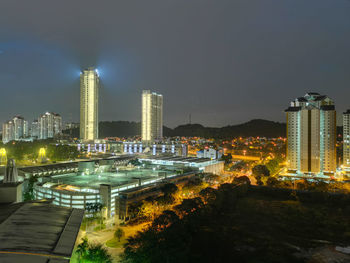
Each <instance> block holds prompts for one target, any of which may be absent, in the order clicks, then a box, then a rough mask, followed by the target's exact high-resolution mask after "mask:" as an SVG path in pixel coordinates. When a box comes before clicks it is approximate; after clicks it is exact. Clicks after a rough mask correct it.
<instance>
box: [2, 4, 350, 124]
mask: <svg viewBox="0 0 350 263" xmlns="http://www.w3.org/2000/svg"><path fill="white" fill-rule="evenodd" d="M88 66H96V67H97V68H98V69H99V71H100V72H101V81H102V89H101V93H100V120H129V121H139V120H140V119H141V112H140V107H141V91H142V90H143V89H151V90H153V91H156V92H159V93H161V94H163V95H164V124H165V125H167V126H170V127H174V126H176V125H179V124H183V123H187V122H188V119H189V114H190V113H191V115H192V122H193V123H201V124H203V125H208V126H224V125H229V124H237V123H241V122H245V121H248V120H250V119H253V118H264V119H269V120H276V121H284V119H285V115H284V112H283V110H284V109H285V108H287V106H288V104H289V102H290V101H291V100H292V99H294V98H295V97H299V96H302V95H304V94H305V93H306V92H308V91H314V92H319V93H323V94H327V95H329V96H330V97H331V98H333V99H334V100H335V102H336V108H337V110H338V112H339V115H340V113H341V112H343V111H345V110H346V109H347V108H350V1H349V0H227V1H225V0H138V1H135V0H123V1H120V0H110V1H104V0H99V1H97V0H94V1H91V0H60V1H49V0H21V1H19V0H0V88H1V93H0V96H1V101H0V122H3V121H5V120H7V119H9V118H10V117H12V116H13V115H16V114H20V115H22V116H24V117H25V118H27V119H28V120H30V121H31V120H32V119H33V118H35V117H36V116H38V115H39V114H40V113H43V112H45V111H54V112H57V113H60V114H61V115H62V116H63V119H64V121H79V72H80V69H81V68H84V67H88Z"/></svg>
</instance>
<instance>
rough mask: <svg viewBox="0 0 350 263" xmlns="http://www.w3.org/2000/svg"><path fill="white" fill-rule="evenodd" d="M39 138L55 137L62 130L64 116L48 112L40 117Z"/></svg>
mask: <svg viewBox="0 0 350 263" xmlns="http://www.w3.org/2000/svg"><path fill="white" fill-rule="evenodd" d="M38 131H39V132H38V133H39V134H38V135H39V139H41V140H44V139H48V138H54V136H55V135H58V134H60V133H61V132H62V117H61V116H60V115H59V114H57V113H53V112H46V113H45V114H43V115H41V116H40V117H39V119H38Z"/></svg>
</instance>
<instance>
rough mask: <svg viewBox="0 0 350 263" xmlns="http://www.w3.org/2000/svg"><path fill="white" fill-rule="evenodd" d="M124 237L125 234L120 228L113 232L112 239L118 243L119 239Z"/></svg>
mask: <svg viewBox="0 0 350 263" xmlns="http://www.w3.org/2000/svg"><path fill="white" fill-rule="evenodd" d="M123 236H125V232H124V230H123V229H122V228H120V227H119V228H118V229H117V230H116V231H115V232H114V237H115V238H116V239H118V242H120V239H121V238H122V237H123Z"/></svg>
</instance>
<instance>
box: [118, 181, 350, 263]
mask: <svg viewBox="0 0 350 263" xmlns="http://www.w3.org/2000/svg"><path fill="white" fill-rule="evenodd" d="M200 196H201V197H200V198H199V197H197V198H194V199H187V200H184V201H183V202H182V203H181V204H180V205H178V206H176V207H175V208H174V209H172V210H171V211H170V210H166V211H164V212H163V213H162V214H161V215H160V216H159V217H157V218H156V219H155V220H154V221H153V223H152V224H151V225H150V227H149V228H148V229H147V230H145V231H143V232H139V233H138V234H137V235H136V236H134V237H132V238H129V239H128V242H127V244H126V245H125V252H124V254H123V256H122V260H121V262H122V263H141V262H142V263H144V262H152V263H158V262H159V263H163V262H167V263H175V262H183V263H186V262H239V263H248V262H249V263H253V262H255V263H257V262H259V263H275V262H276V263H277V262H278V263H281V262H282V263H283V262H286V263H288V262H306V260H309V259H310V258H312V256H313V253H312V251H313V250H312V249H314V248H317V247H322V246H324V244H325V242H326V243H327V244H328V245H329V246H331V245H349V243H350V234H349V233H350V220H349V219H350V205H349V203H350V197H349V195H335V194H328V193H322V192H319V191H316V192H305V191H293V190H291V189H280V188H269V187H262V186H248V185H246V184H244V185H235V184H223V185H221V186H220V188H219V189H218V190H215V189H212V188H207V189H204V190H202V192H201V194H200ZM309 262H311V261H309Z"/></svg>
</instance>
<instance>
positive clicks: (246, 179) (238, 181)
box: [233, 175, 250, 185]
mask: <svg viewBox="0 0 350 263" xmlns="http://www.w3.org/2000/svg"><path fill="white" fill-rule="evenodd" d="M233 183H234V184H248V185H250V179H249V177H248V176H245V175H243V176H238V177H235V178H234V179H233Z"/></svg>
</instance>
